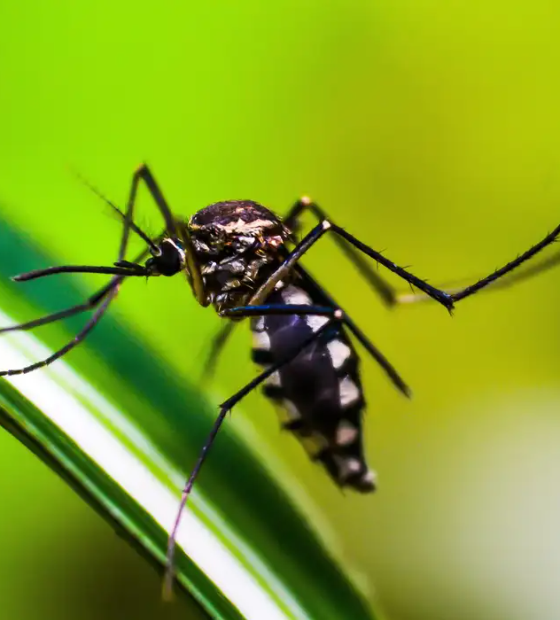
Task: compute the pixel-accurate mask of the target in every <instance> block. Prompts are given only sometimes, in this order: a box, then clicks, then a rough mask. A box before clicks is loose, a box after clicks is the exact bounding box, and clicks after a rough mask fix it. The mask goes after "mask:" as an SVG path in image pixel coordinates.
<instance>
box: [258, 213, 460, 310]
mask: <svg viewBox="0 0 560 620" xmlns="http://www.w3.org/2000/svg"><path fill="white" fill-rule="evenodd" d="M327 231H332V232H334V233H335V234H337V235H339V236H341V237H343V238H344V239H346V240H347V241H348V242H349V243H351V244H352V245H353V246H355V247H356V248H357V249H358V250H360V251H361V252H363V253H364V254H367V255H368V256H369V257H371V258H373V259H374V260H376V261H377V262H379V263H381V264H382V265H383V266H384V267H386V268H387V269H389V271H392V272H393V273H395V274H397V275H398V276H400V277H401V278H403V279H404V280H406V281H407V282H408V283H409V284H413V285H414V286H416V287H417V288H419V289H420V290H421V291H424V292H425V293H426V294H427V295H429V296H430V297H432V298H433V299H435V300H436V301H437V302H439V303H440V304H442V305H443V306H445V307H446V308H447V309H448V310H450V311H451V310H452V309H453V299H452V298H451V296H450V295H448V294H447V293H446V292H445V291H442V290H440V289H437V288H435V287H434V286H431V285H430V284H428V283H427V282H425V281H424V280H421V279H420V278H418V277H416V276H415V275H413V274H412V273H410V272H408V271H406V269H403V268H402V267H399V266H398V265H396V264H395V263H393V262H391V261H390V260H389V259H388V258H385V256H383V255H382V254H380V253H379V252H377V251H376V250H373V249H372V248H370V247H368V246H367V245H365V244H364V243H362V242H361V241H359V240H358V239H356V238H355V237H353V236H352V235H350V234H349V233H347V232H346V231H345V230H343V229H342V228H340V227H338V226H337V225H336V224H332V223H331V222H329V221H328V220H323V222H321V223H320V224H318V225H317V226H315V228H313V230H311V232H309V233H308V234H307V235H306V236H305V237H304V239H303V240H302V241H301V242H300V243H298V245H297V246H296V247H295V248H294V249H293V250H292V251H291V252H290V254H289V255H288V256H287V257H286V259H285V260H284V261H283V262H282V264H281V265H280V267H278V269H277V270H276V271H275V272H274V273H272V275H270V276H269V277H268V278H267V280H266V281H265V282H264V283H263V284H262V285H261V286H260V287H259V289H258V290H257V291H256V293H255V294H254V295H253V297H252V298H251V300H250V305H258V304H260V303H262V302H263V301H264V300H265V299H266V298H267V297H268V295H269V294H270V293H271V292H272V290H273V289H274V287H275V286H276V284H277V283H278V282H279V281H281V280H282V279H283V278H285V277H286V276H287V275H288V274H289V273H290V271H291V270H292V269H293V268H294V265H296V264H297V262H298V261H299V259H300V258H301V257H302V256H303V255H304V254H305V252H307V250H309V248H311V247H312V246H313V245H314V244H315V243H317V241H319V239H320V238H321V237H322V236H323V235H324V234H325V233H326V232H327Z"/></svg>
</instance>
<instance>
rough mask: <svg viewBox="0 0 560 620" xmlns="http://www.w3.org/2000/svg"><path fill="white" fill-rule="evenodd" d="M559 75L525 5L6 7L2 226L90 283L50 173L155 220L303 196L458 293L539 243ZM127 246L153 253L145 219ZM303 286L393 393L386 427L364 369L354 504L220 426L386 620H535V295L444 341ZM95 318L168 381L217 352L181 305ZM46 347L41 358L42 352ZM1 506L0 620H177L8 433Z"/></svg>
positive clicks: (553, 166) (484, 298)
mask: <svg viewBox="0 0 560 620" xmlns="http://www.w3.org/2000/svg"><path fill="white" fill-rule="evenodd" d="M559 60H560V6H559V5H558V3H555V2H551V1H545V0H534V1H533V2H531V3H527V2H518V1H517V0H514V1H513V2H511V1H510V2H507V3H506V2H500V1H498V0H487V1H485V2H481V1H474V2H472V1H471V2H447V3H442V2H434V1H432V2H430V1H418V0H414V1H409V2H395V1H394V0H379V1H378V2H367V1H365V0H357V1H354V2H348V1H342V0H338V1H334V0H329V1H328V2H325V1H318V0H317V1H316V0H309V1H299V2H287V1H282V0H280V1H277V2H266V3H265V2H257V1H252V2H251V1H248V0H239V1H238V2H235V3H232V2H226V1H222V0H215V1H214V2H209V3H198V4H197V5H195V4H194V3H190V2H179V1H177V2H171V1H166V0H164V1H162V2H159V3H156V4H147V3H140V4H139V3H132V2H125V1H123V2H107V1H106V0H98V1H97V2H80V3H76V2H70V1H68V0H67V1H66V2H62V1H60V2H42V3H39V2H35V3H31V4H28V3H20V2H15V1H13V0H4V2H2V3H1V4H0V205H1V213H0V215H1V217H2V219H3V220H7V221H9V222H10V223H11V224H12V226H14V227H16V229H18V230H19V231H20V234H21V235H22V236H25V237H27V238H28V240H29V241H32V242H33V243H34V244H36V246H37V247H38V248H40V249H41V250H43V251H44V252H46V253H48V254H49V255H50V256H53V257H55V258H56V261H57V262H61V263H64V262H66V263H74V264H79V263H94V264H95V263H99V264H102V263H109V262H111V261H112V260H114V255H115V253H116V249H117V239H118V234H119V225H118V223H117V222H116V221H115V219H114V218H113V217H111V216H110V214H109V212H108V210H107V208H106V207H105V206H104V205H103V204H102V203H100V202H99V201H98V200H97V199H96V198H95V197H93V196H92V195H91V194H90V193H89V192H88V191H87V190H86V189H85V188H84V187H83V186H82V185H81V184H80V183H79V182H77V181H76V180H75V179H74V178H73V176H72V174H71V173H70V171H69V170H70V168H76V169H78V170H79V171H80V172H81V173H83V174H84V175H85V176H86V177H87V178H88V179H91V180H92V181H93V182H94V183H95V184H96V185H98V186H99V187H100V188H101V189H102V190H103V192H104V193H106V194H107V195H108V196H110V197H111V198H113V199H114V200H116V201H117V202H120V203H122V202H123V201H124V199H125V196H126V192H127V189H128V183H129V178H130V174H131V172H132V170H133V169H134V167H135V166H136V165H137V164H138V163H139V162H141V161H144V160H145V161H148V162H149V163H150V165H151V166H152V168H153V170H154V172H155V174H156V175H157V177H158V179H159V180H160V182H161V184H162V186H163V188H165V192H166V195H167V197H168V199H169V200H170V202H171V204H172V205H173V208H174V209H175V211H176V212H178V213H183V214H185V215H188V214H191V213H193V212H194V211H195V210H197V209H199V208H201V207H202V206H204V205H206V204H208V203H211V202H213V201H216V200H220V199H227V198H252V199H254V200H257V201H259V202H262V203H263V204H265V205H267V206H269V207H271V208H272V209H274V210H277V211H279V212H284V211H286V210H287V208H288V206H289V205H290V204H291V202H292V201H293V200H294V199H295V198H296V197H297V196H298V195H301V194H304V193H305V194H310V195H312V196H313V197H314V198H315V199H316V200H317V201H318V202H319V203H320V204H321V205H322V206H324V208H325V209H326V210H327V211H328V212H329V213H331V214H332V216H333V217H334V218H336V221H337V222H338V223H340V224H341V225H343V226H345V227H346V228H348V230H349V231H351V232H354V233H356V234H358V235H359V236H360V238H361V239H362V240H363V241H365V242H366V243H370V244H371V245H372V246H373V247H375V248H377V249H385V250H386V254H387V255H388V256H390V257H391V258H392V259H393V260H395V261H397V262H399V263H400V264H405V265H408V264H412V265H413V271H414V273H416V274H417V275H419V276H421V277H427V278H429V279H430V280H431V281H432V282H446V281H450V280H454V279H456V278H457V277H462V276H467V275H470V274H473V275H477V274H484V273H486V272H488V271H489V270H490V269H493V268H494V267H496V266H499V265H501V264H502V263H504V262H506V261H507V260H509V259H510V258H512V257H513V256H514V255H515V254H516V253H518V252H520V251H522V250H523V249H525V248H526V247H527V246H529V245H530V244H532V243H534V242H535V241H536V240H537V239H539V238H540V237H541V236H542V235H543V234H544V233H545V232H546V231H547V230H549V229H551V228H552V227H554V226H556V225H557V223H558V221H559V220H560V209H559V208H558V207H559V205H560V200H559V198H560V113H559V109H560V86H559V78H560V69H559V66H560V63H559ZM139 223H140V224H141V225H143V226H144V227H145V228H147V229H148V230H150V231H151V232H159V229H160V227H161V224H160V221H159V218H158V215H157V214H156V212H155V210H154V209H153V208H152V207H151V206H150V205H149V203H148V201H147V200H144V201H143V202H142V210H141V213H140V216H139ZM0 244H2V239H1V238H0ZM306 264H307V265H308V266H309V267H310V269H311V270H312V271H313V273H314V274H316V275H317V277H318V278H319V279H320V280H321V282H323V283H324V284H326V285H328V287H329V289H330V290H331V291H332V293H333V295H334V296H335V297H336V298H337V299H339V300H344V305H345V307H347V309H348V310H351V311H352V313H353V316H354V318H355V319H356V321H357V322H358V323H359V324H360V325H362V326H363V328H364V330H365V331H366V333H368V335H370V336H371V338H372V339H373V341H374V342H375V343H376V344H377V345H378V346H379V347H380V348H381V349H382V350H383V351H384V353H385V354H386V355H387V357H388V358H389V359H390V360H391V361H392V362H393V363H394V364H395V365H396V366H397V368H398V369H399V370H400V372H401V373H402V375H403V376H404V377H405V379H406V380H407V381H408V382H409V384H410V385H411V386H412V388H413V390H414V399H413V400H412V401H411V402H408V401H406V400H405V399H403V398H402V397H401V396H400V395H399V394H398V393H396V392H395V390H394V389H393V388H392V386H391V385H390V384H389V383H388V381H387V380H386V378H385V376H384V375H383V374H382V373H381V372H380V371H379V369H378V368H377V367H376V366H375V365H374V364H373V363H372V362H370V361H369V360H367V359H366V358H365V357H364V362H363V374H364V382H365V385H366V390H367V397H368V401H369V408H368V416H367V424H366V433H367V454H368V459H369V462H370V464H371V466H372V467H373V468H374V469H376V470H377V472H378V474H379V492H378V493H377V495H376V496H369V497H357V496H354V495H353V494H351V493H347V494H345V495H344V496H343V495H341V493H340V492H339V491H338V490H337V489H336V488H334V487H333V485H332V483H330V481H329V480H328V479H327V478H326V477H325V476H323V474H322V472H321V471H320V470H319V468H317V467H314V466H312V465H311V464H309V463H308V461H307V460H306V458H305V456H304V454H303V451H302V450H301V449H300V447H299V446H298V445H297V444H296V442H294V441H293V439H292V438H291V437H289V436H287V435H285V434H283V435H280V434H279V432H278V423H277V420H276V417H275V413H274V411H273V409H272V408H271V407H270V405H269V404H268V403H267V402H265V401H264V399H263V398H262V396H260V395H253V396H251V397H249V398H248V399H247V400H246V402H245V404H244V406H243V408H242V409H239V410H238V411H236V413H235V415H233V416H232V417H231V419H230V420H229V421H228V424H230V425H232V426H235V425H239V428H245V427H249V426H250V427H253V428H254V429H255V430H256V432H257V433H258V437H261V438H262V440H263V442H265V443H264V445H266V446H267V448H266V451H265V454H263V458H264V459H266V458H267V453H268V451H269V449H270V446H274V455H273V456H274V458H277V459H280V460H281V461H282V462H283V463H284V464H285V466H286V467H287V468H289V469H290V470H291V471H293V472H294V473H296V474H297V476H298V477H299V480H300V483H301V485H302V487H303V488H304V490H305V492H306V493H308V494H309V496H310V497H311V498H312V501H313V502H314V503H315V504H316V505H317V506H318V507H319V509H320V511H321V512H322V514H323V518H324V520H325V521H326V522H328V523H329V525H330V528H331V530H332V532H333V535H334V536H335V537H336V538H337V544H338V545H339V548H340V550H341V552H342V553H343V555H344V557H345V558H346V559H347V561H348V565H349V566H351V567H352V570H353V571H355V573H356V575H357V578H358V579H359V580H360V581H361V582H362V583H363V584H364V587H365V588H366V589H368V590H369V591H370V592H373V593H374V596H375V598H376V599H377V601H378V603H379V604H380V606H381V608H382V609H383V610H384V612H385V614H386V616H387V618H391V619H394V620H417V619H418V620H420V619H426V620H452V619H453V620H461V619H465V620H467V619H472V618H477V619H484V620H486V619H488V620H494V619H495V618H504V617H507V618H509V619H514V620H516V619H518V618H519V619H522V618H523V619H526V618H531V620H540V619H542V620H550V619H551V618H556V617H558V615H559V613H560V612H559V610H560V592H559V591H558V588H557V576H558V572H559V571H560V527H559V525H558V524H559V523H560V491H559V488H560V484H559V481H560V415H559V409H560V388H559V382H558V368H559V367H560V353H559V347H558V342H559V338H558V336H559V333H558V332H559V331H560V327H559V323H558V313H559V311H560V295H559V293H558V286H557V282H558V277H560V276H559V275H558V273H556V272H554V271H553V272H551V273H549V274H546V275H544V276H542V277H540V278H538V279H535V280H533V281H531V282H530V283H526V284H523V285H520V286H519V287H518V288H517V289H512V290H508V291H503V292H500V293H495V294H487V295H483V294H481V295H480V296H478V297H475V298H472V299H470V300H468V301H465V302H464V303H462V304H460V305H459V306H458V308H457V312H456V313H455V316H454V318H452V319H451V318H450V317H449V316H448V315H447V313H446V312H445V310H443V309H442V308H440V307H436V306H434V305H430V304H425V305H421V306H418V307H413V308H401V309H398V310H396V311H393V312H389V311H387V310H386V309H385V308H383V307H382V305H381V304H380V303H379V302H378V301H377V300H376V299H375V298H374V296H373V295H372V294H371V293H370V292H369V291H368V290H366V288H365V286H364V285H363V284H362V283H361V281H360V279H359V277H358V276H357V275H356V274H355V273H353V272H352V270H351V268H350V266H349V265H348V264H347V263H346V261H345V260H344V259H343V258H342V257H341V256H340V254H339V253H337V252H336V250H335V248H334V247H333V245H332V243H331V242H329V241H325V242H324V243H322V244H321V245H320V247H317V248H316V249H315V250H314V251H313V253H312V254H310V256H309V257H308V259H307V260H306ZM39 266H40V265H37V267H39ZM76 277H77V278H78V279H79V280H78V281H80V282H81V283H82V284H83V290H84V291H93V290H94V287H95V286H96V285H97V284H98V283H99V282H100V281H101V280H99V281H98V279H96V278H95V277H93V278H85V277H84V278H82V279H81V280H80V276H76ZM391 281H392V282H395V281H394V280H391ZM395 283H396V284H398V283H397V282H395ZM29 286H31V285H29ZM2 290H3V289H2ZM10 290H11V289H10ZM10 295H12V293H10ZM14 298H15V299H17V298H16V297H15V294H14ZM10 304H12V307H13V310H14V313H17V316H19V317H20V318H22V319H27V318H33V317H34V316H36V314H34V313H33V312H32V310H31V309H29V308H28V307H26V306H23V305H21V306H20V307H18V305H17V301H13V300H12V301H10ZM24 310H25V312H24ZM112 312H113V313H114V314H115V316H117V317H118V318H119V319H120V320H121V321H123V322H126V324H127V325H129V326H130V329H131V330H133V332H134V333H135V334H137V336H138V339H139V340H140V341H141V342H146V343H148V344H149V346H150V347H151V348H152V349H153V350H154V351H156V352H157V354H158V355H159V356H160V357H161V359H163V360H165V361H166V363H169V364H170V365H171V366H173V367H174V368H175V369H176V371H177V373H180V374H181V376H184V377H190V376H196V372H198V369H199V366H200V359H201V352H202V351H203V350H204V347H205V346H206V344H207V343H208V342H209V339H210V338H211V335H212V334H213V333H214V331H215V330H216V329H217V327H218V325H219V322H218V320H217V319H216V317H215V316H214V315H213V313H212V311H211V310H203V309H201V308H199V307H196V305H195V302H194V299H192V297H191V295H190V292H189V290H188V288H187V287H186V286H185V284H184V283H183V282H181V281H180V280H179V279H173V280H169V281H156V282H150V283H149V284H148V285H146V284H145V283H144V282H130V283H128V284H127V286H126V289H125V290H124V291H123V294H122V295H121V296H120V297H119V301H118V304H115V307H114V308H113V310H112ZM60 329H62V328H53V329H52V330H50V331H49V330H44V331H43V332H41V334H40V335H41V336H43V337H45V338H46V341H47V342H48V343H49V344H50V345H53V346H54V344H56V343H58V342H60V337H61V333H62V332H61V331H60ZM57 330H59V331H57ZM49 334H50V335H49ZM248 343H249V340H248V333H247V329H246V327H242V328H240V329H238V331H237V332H236V334H235V337H234V338H233V340H232V342H231V344H230V346H229V347H228V348H227V351H226V352H225V354H224V357H223V360H222V361H221V363H220V366H219V368H218V373H217V376H216V389H217V390H218V391H219V393H220V394H221V395H224V396H225V395H228V394H229V393H231V392H232V391H234V390H235V389H236V388H238V387H239V386H240V385H241V384H242V383H243V382H244V381H247V380H249V379H250V378H251V377H252V376H253V375H254V369H253V367H252V364H251V362H250V360H249V349H248ZM72 356H73V357H72V358H69V361H70V363H72V361H73V359H75V360H79V359H80V356H84V357H83V358H82V359H86V357H85V356H87V349H84V352H79V351H78V352H76V353H73V354H72ZM92 363H93V362H92ZM84 364H87V362H84ZM109 372H114V373H118V369H115V368H113V369H110V371H109ZM192 415H196V412H192ZM0 481H1V482H0V484H1V489H2V493H1V497H2V499H1V504H2V510H1V512H0V532H2V534H1V539H2V540H1V549H2V552H1V553H0V600H1V601H2V608H3V615H4V617H6V618H10V619H12V618H14V619H19V618H22V619H23V618H25V619H27V618H29V619H34V618H42V619H51V618H52V619H59V618H75V617H78V616H79V617H83V618H92V619H94V618H101V617H102V618H123V617H125V618H129V617H130V618H132V617H135V618H146V619H148V618H156V617H157V618H163V617H169V618H178V617H184V614H182V610H181V606H180V604H179V605H177V606H175V607H161V605H160V602H159V593H160V589H159V579H158V577H157V575H156V574H155V573H154V572H153V571H152V570H151V569H150V568H149V567H148V566H147V565H145V563H144V562H143V560H141V559H140V558H139V557H138V556H136V555H135V553H134V552H133V551H132V550H131V549H129V548H128V547H127V545H126V544H125V543H123V542H122V541H121V540H120V539H118V538H117V537H116V536H115V535H114V534H113V532H112V530H111V529H110V528H109V527H108V526H107V525H106V524H105V523H104V522H103V521H101V520H100V519H99V517H97V516H96V514H95V513H94V512H93V511H91V509H90V508H89V507H88V506H87V505H86V504H85V503H83V502H82V501H81V500H80V499H78V498H77V497H76V496H75V495H74V494H73V493H72V491H70V490H69V489H68V488H67V487H66V485H64V484H63V483H62V482H61V481H60V480H59V479H58V478H56V477H55V476H54V475H53V474H52V472H50V471H49V470H48V469H47V468H46V467H45V466H44V465H42V464H41V463H40V462H39V461H38V460H37V459H36V458H35V457H33V456H32V455H31V454H30V453H28V452H27V451H26V450H25V449H24V448H23V447H21V446H20V445H19V444H17V442H16V441H15V440H13V439H12V438H11V437H10V436H8V435H7V434H6V433H2V434H0ZM202 484H203V482H202ZM255 492H257V490H256V491H255ZM39 601H40V602H39Z"/></svg>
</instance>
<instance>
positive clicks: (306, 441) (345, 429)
mask: <svg viewBox="0 0 560 620" xmlns="http://www.w3.org/2000/svg"><path fill="white" fill-rule="evenodd" d="M314 297H317V295H314ZM267 303H269V304H297V305H323V306H324V305H328V304H326V303H325V300H324V299H316V298H312V297H311V296H310V295H309V294H308V293H307V292H306V291H304V290H303V289H302V288H300V287H298V286H295V285H292V284H290V285H287V286H285V287H284V288H282V289H280V290H276V291H274V292H273V293H271V295H270V296H269V297H268V299H267ZM327 320H328V319H327V318H326V317H323V316H300V315H295V314H294V315H277V316H272V315H270V316H262V317H257V318H254V319H252V320H251V330H252V332H253V359H254V361H255V362H257V363H258V364H260V365H261V366H263V367H268V366H270V365H271V364H274V363H276V362H279V361H281V360H282V359H283V358H285V357H286V356H288V355H289V354H290V353H291V352H292V351H293V350H294V349H296V348H297V346H298V344H300V343H301V342H303V341H305V340H306V339H308V338H309V336H310V335H311V334H312V333H313V332H314V331H317V330H318V329H319V328H320V327H321V326H322V325H324V323H325V322H326V321H327ZM358 366H359V359H358V356H357V355H356V352H355V351H354V348H353V346H352V344H351V342H350V340H349V339H348V337H347V335H346V333H345V331H344V330H343V328H342V326H341V325H340V324H339V323H335V324H333V327H332V329H328V330H327V331H326V332H324V333H323V334H322V335H321V336H320V337H319V338H318V340H317V341H315V342H313V343H312V344H311V345H309V346H308V347H307V348H305V349H304V350H303V351H302V352H301V353H300V354H299V355H298V356H297V357H296V358H295V359H294V360H293V361H291V362H290V363H289V364H286V365H285V366H283V367H282V368H281V369H280V370H278V371H277V372H275V373H274V374H272V375H271V376H270V378H269V379H268V380H267V381H266V383H265V384H264V393H265V394H266V395H267V396H268V397H269V398H271V399H272V400H273V401H274V403H275V404H277V405H278V406H279V408H280V411H281V412H282V418H283V419H282V423H283V426H284V428H286V429H288V430H290V431H292V432H293V433H294V434H295V435H296V437H297V438H298V439H299V440H300V442H301V443H302V444H303V446H304V447H305V449H306V450H307V452H308V453H309V455H310V456H311V457H312V458H313V459H314V460H318V461H319V462H321V463H322V464H323V465H324V466H325V468H326V469H327V471H328V473H329V474H330V476H331V477H332V478H333V479H334V480H335V482H336V483H337V484H339V485H340V486H349V487H352V488H354V489H356V490H358V491H362V492H367V491H372V490H373V489H374V488H375V477H374V474H373V472H372V471H370V470H369V469H368V467H367V465H366V463H365V460H364V454H363V442H362V416H363V411H364V407H365V401H364V396H363V390H362V385H361V381H360V375H359V369H358Z"/></svg>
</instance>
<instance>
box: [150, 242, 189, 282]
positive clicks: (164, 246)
mask: <svg viewBox="0 0 560 620" xmlns="http://www.w3.org/2000/svg"><path fill="white" fill-rule="evenodd" d="M151 252H152V256H151V258H149V259H148V260H147V261H146V269H147V271H148V275H150V276H174V275H175V274H176V273H179V271H182V270H183V269H185V262H186V255H185V250H184V248H183V247H182V245H181V243H180V242H179V241H178V240H177V239H171V238H166V239H163V241H161V243H159V244H158V245H156V246H155V247H154V248H153V249H152V250H151Z"/></svg>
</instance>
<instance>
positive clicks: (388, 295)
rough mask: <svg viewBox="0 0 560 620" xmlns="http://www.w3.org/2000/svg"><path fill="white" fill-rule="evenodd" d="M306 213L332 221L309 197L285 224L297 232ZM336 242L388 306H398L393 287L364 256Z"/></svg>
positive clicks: (344, 244) (298, 203)
mask: <svg viewBox="0 0 560 620" xmlns="http://www.w3.org/2000/svg"><path fill="white" fill-rule="evenodd" d="M305 211H309V212H310V213H312V214H313V215H314V216H315V217H316V218H317V219H318V220H319V221H323V220H329V221H331V219H330V218H329V217H328V216H327V214H326V212H325V211H323V209H322V208H321V207H320V206H319V205H318V204H317V203H315V202H313V201H312V200H311V199H310V198H308V197H307V196H303V197H302V198H300V199H299V200H298V201H297V202H296V203H295V204H294V206H293V207H292V208H291V209H290V211H289V212H288V214H287V215H286V217H285V218H284V223H285V224H286V226H287V227H288V228H289V229H290V230H291V231H292V232H297V231H298V230H299V228H300V224H299V220H300V218H301V216H302V215H303V214H304V212H305ZM334 242H335V243H336V245H337V246H338V248H339V249H340V250H341V252H342V253H343V254H344V255H345V256H346V257H347V258H348V260H349V261H350V262H351V263H352V264H353V265H354V267H356V269H357V270H358V272H359V273H360V275H361V276H362V277H363V278H364V279H365V280H366V281H367V283H368V284H369V285H370V286H371V288H372V289H373V290H374V291H375V292H376V293H377V294H378V295H379V297H380V298H381V300H382V301H383V303H384V304H385V305H386V306H389V307H391V306H395V305H397V304H398V303H399V302H398V299H397V293H396V290H395V288H394V287H393V286H391V285H390V284H389V283H388V282H386V281H385V280H384V279H383V278H382V277H381V276H380V275H379V274H378V273H377V271H376V270H375V269H373V268H372V266H371V264H370V263H369V262H367V261H366V260H365V259H364V257H363V256H362V254H360V253H359V252H358V251H357V250H356V249H355V248H354V247H353V246H352V245H350V244H348V243H347V242H346V241H344V240H343V239H342V238H340V237H338V236H335V238H334Z"/></svg>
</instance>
